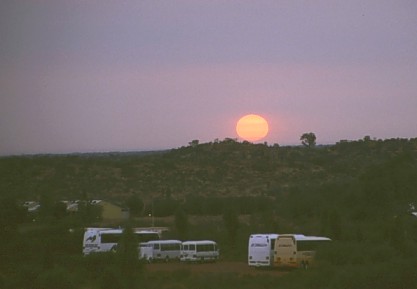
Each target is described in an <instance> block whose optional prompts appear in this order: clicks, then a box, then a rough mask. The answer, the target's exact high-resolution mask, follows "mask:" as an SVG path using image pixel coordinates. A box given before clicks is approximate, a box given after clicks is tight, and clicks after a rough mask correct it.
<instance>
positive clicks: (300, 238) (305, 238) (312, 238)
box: [278, 234, 331, 241]
mask: <svg viewBox="0 0 417 289" xmlns="http://www.w3.org/2000/svg"><path fill="white" fill-rule="evenodd" d="M285 237H291V238H294V239H295V240H297V241H331V239H330V238H327V237H320V236H305V235H302V234H283V235H279V237H278V238H285Z"/></svg>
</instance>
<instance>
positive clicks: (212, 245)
mask: <svg viewBox="0 0 417 289" xmlns="http://www.w3.org/2000/svg"><path fill="white" fill-rule="evenodd" d="M218 259H219V250H218V248H217V243H216V242H214V241H186V242H183V243H182V246H181V256H180V261H182V262H208V261H216V260H218Z"/></svg>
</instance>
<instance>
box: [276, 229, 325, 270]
mask: <svg viewBox="0 0 417 289" xmlns="http://www.w3.org/2000/svg"><path fill="white" fill-rule="evenodd" d="M329 241H331V239H329V238H326V237H316V236H304V235H297V234H285V235H279V236H278V238H277V240H276V241H275V251H274V266H276V267H281V268H282V267H288V268H300V267H301V268H305V269H306V268H308V267H309V266H310V265H312V264H313V261H314V255H315V254H316V250H317V248H318V247H319V246H321V245H323V244H324V243H326V242H329Z"/></svg>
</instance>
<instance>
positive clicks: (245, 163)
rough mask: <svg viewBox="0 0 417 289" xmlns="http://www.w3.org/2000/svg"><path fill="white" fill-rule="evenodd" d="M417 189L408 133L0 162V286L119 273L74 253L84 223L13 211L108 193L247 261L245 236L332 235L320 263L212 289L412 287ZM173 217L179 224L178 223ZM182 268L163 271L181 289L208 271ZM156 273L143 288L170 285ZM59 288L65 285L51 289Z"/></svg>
mask: <svg viewBox="0 0 417 289" xmlns="http://www.w3.org/2000/svg"><path fill="white" fill-rule="evenodd" d="M416 188H417V138H415V139H388V140H371V139H370V138H369V137H366V138H364V139H363V140H357V141H340V142H338V143H337V144H335V145H328V146H317V147H311V148H308V147H301V146H290V147H280V146H278V145H273V146H268V145H267V144H251V143H248V142H237V141H235V140H233V139H225V140H223V141H215V142H210V143H203V144H199V143H198V141H192V142H191V143H190V144H189V146H184V147H181V148H178V149H173V150H170V151H163V152H151V153H145V154H143V153H126V154H124V153H108V154H76V155H33V156H13V157H2V158H0V195H1V198H0V232H1V234H2V236H4V237H3V238H1V239H0V241H1V242H0V243H1V246H0V249H1V250H0V254H1V255H2V256H3V257H4V258H3V257H2V258H3V261H4V262H1V264H2V266H0V285H1V284H6V285H7V286H6V287H5V288H24V287H31V286H32V283H33V282H35V283H36V284H43V285H44V284H55V283H53V282H58V283H56V284H60V285H63V284H64V283H65V284H67V283H68V282H69V283H68V284H70V283H71V282H70V279H71V278H75V279H74V280H77V281H79V283H80V284H86V286H87V285H88V284H97V281H94V280H96V279H97V278H98V277H97V276H105V274H104V275H103V274H99V273H97V274H98V275H97V276H96V275H94V274H93V273H94V272H99V271H97V270H104V271H105V272H119V271H117V270H122V269H120V268H124V267H120V268H119V267H117V266H118V265H117V264H116V263H114V262H113V261H115V260H113V259H111V260H112V261H111V262H110V261H106V262H102V261H103V260H107V259H105V258H116V257H117V256H116V257H114V256H102V258H103V259H100V258H101V257H100V258H98V257H97V258H86V259H85V258H82V256H81V253H80V252H81V248H80V246H81V242H80V240H81V238H82V231H83V228H84V227H85V226H90V225H91V220H90V219H88V218H77V216H76V215H67V216H63V215H60V214H55V212H52V214H50V215H44V216H43V218H39V219H38V220H37V221H36V222H32V219H28V218H22V215H21V214H19V213H17V212H18V210H19V208H18V207H17V206H16V200H17V201H23V200H34V199H38V200H41V201H42V200H46V199H49V201H51V200H62V199H73V200H74V199H106V200H111V201H114V202H119V203H125V204H126V205H128V206H129V205H132V200H136V201H138V202H139V201H143V203H144V204H145V208H144V209H143V210H139V211H136V217H137V218H135V221H136V222H138V224H139V225H140V222H141V221H142V220H144V219H146V218H148V217H147V215H148V210H149V209H150V208H151V206H152V209H153V212H154V215H155V217H156V221H157V222H156V223H155V225H163V226H169V227H170V229H171V230H170V231H169V235H167V237H168V238H174V239H177V238H179V239H181V237H180V236H181V234H182V233H184V234H188V237H189V238H192V239H213V240H216V241H217V242H218V244H219V246H220V247H221V248H222V251H221V252H222V258H224V259H226V260H230V261H240V262H244V260H246V258H247V240H248V235H249V234H252V233H269V232H275V233H303V234H306V235H323V236H328V237H331V238H332V239H333V241H334V242H332V244H331V245H330V246H329V247H328V248H324V249H323V250H322V251H320V252H319V253H320V254H318V256H317V259H318V261H319V264H320V267H319V268H318V269H317V270H311V271H310V272H303V271H297V272H294V273H291V274H286V275H285V276H282V277H278V278H279V279H278V280H276V279H272V278H275V277H272V276H271V277H270V278H271V279H268V280H267V281H268V282H267V281H265V280H266V279H265V278H264V277H262V278H255V277H250V278H249V277H247V278H246V277H242V276H240V275H233V276H227V277H226V276H225V275H221V274H219V275H216V276H220V277H221V278H212V279H213V280H220V281H219V282H220V283H219V284H220V285H219V286H217V287H216V288H235V287H239V286H238V284H246V283H247V282H249V283H247V284H250V285H248V286H249V287H251V288H256V286H257V285H256V284H259V283H258V282H259V281H261V280H264V281H265V284H264V285H265V286H264V287H265V288H272V287H271V286H275V285H276V284H281V287H282V288H289V287H291V288H305V287H313V288H415V287H416V285H417V283H416V281H415V278H414V277H415V268H416V266H417V261H416V260H417V249H416V248H417V219H416V217H415V216H414V215H412V214H410V213H411V212H412V211H415V210H416V208H415V206H416V205H417V191H416ZM45 196H47V197H48V198H45ZM131 211H132V208H131ZM178 212H181V213H182V220H183V222H182V225H184V224H186V225H187V224H188V225H187V226H186V228H185V229H184V227H181V226H178V224H177V221H178V214H177V213H178ZM184 213H185V214H184ZM187 216H192V218H190V220H188V219H187ZM41 217H42V216H41ZM147 221H149V220H147ZM18 227H20V230H16V228H18ZM69 228H71V230H68V229H69ZM181 230H184V232H182V233H181ZM40 236H41V237H40ZM109 260H110V259H109ZM97 264H100V266H101V267H97ZM114 264H116V265H114ZM115 266H116V267H115ZM73 268H79V270H74V269H73ZM97 268H101V269H97ZM86 272H90V273H89V274H90V275H91V274H92V275H91V276H90V275H88V274H87V273H86ZM91 272H92V273H91ZM100 272H101V271H100ZM120 272H123V270H122V271H120ZM185 273H186V272H174V273H172V276H173V277H172V278H174V277H175V276H176V277H175V278H177V277H178V276H179V277H178V278H180V279H175V278H174V279H175V280H180V281H178V282H179V283H184V284H188V285H189V286H188V287H190V288H191V287H201V286H194V285H195V284H199V285H201V284H205V283H206V281H205V280H206V278H209V277H210V276H211V277H213V276H212V275H207V276H205V275H201V276H197V275H196V277H190V276H194V275H192V274H188V273H187V274H185ZM86 274H87V275H86ZM159 274H161V273H160V272H158V273H152V272H151V271H146V274H145V275H144V279H143V280H145V281H146V280H147V281H146V282H149V283H147V285H148V286H149V288H154V287H155V288H156V287H158V288H171V287H170V283H169V281H164V280H170V279H169V278H167V279H164V278H159V279H158V280H160V282H159V283H158V282H157V283H155V280H156V279H155V278H156V277H155V276H157V275H159ZM166 274H171V273H166ZM212 274H214V273H212ZM113 275H114V273H113ZM113 275H112V276H113ZM177 275H178V276H177ZM229 275H230V274H229ZM68 276H70V277H68ZM138 276H139V275H138ZM169 276H171V275H169ZM216 276H214V277H216ZM222 276H223V277H222ZM113 277H114V278H112V280H116V279H117V280H120V276H113ZM103 278H104V277H102V278H101V279H97V280H102V279H103ZM181 278H182V279H181ZM222 278H223V279H222ZM245 278H246V279H245ZM268 278H269V277H268ZM71 280H72V279H71ZM103 280H104V279H103ZM106 280H107V279H106ZM222 280H223V281H222ZM67 281H68V282H67ZM103 282H104V281H103ZM142 282H144V281H142ZM105 283H106V282H105ZM179 283H178V284H179ZM71 284H75V283H74V282H72V283H71ZM103 284H104V283H103ZM152 284H158V286H157V285H154V287H152ZM210 284H211V283H210ZM222 284H223V285H222ZM0 287H1V286H0ZM57 287H59V288H63V287H62V286H54V287H48V288H57ZM188 287H184V288H188ZM39 288H46V287H45V286H43V287H42V286H39ZM66 288H79V287H77V286H76V285H73V286H70V287H66ZM86 288H90V287H88V286H87V287H86ZM92 288H102V287H98V285H96V286H95V287H94V286H93V287H92Z"/></svg>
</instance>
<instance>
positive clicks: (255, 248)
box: [248, 234, 278, 267]
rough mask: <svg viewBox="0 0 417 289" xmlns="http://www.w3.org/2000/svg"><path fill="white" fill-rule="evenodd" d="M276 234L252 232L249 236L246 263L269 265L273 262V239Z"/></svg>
mask: <svg viewBox="0 0 417 289" xmlns="http://www.w3.org/2000/svg"><path fill="white" fill-rule="evenodd" d="M277 237H278V234H252V235H250V236H249V244H248V265H249V266H253V267H271V266H273V264H274V262H273V261H274V249H275V241H276V239H277Z"/></svg>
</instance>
